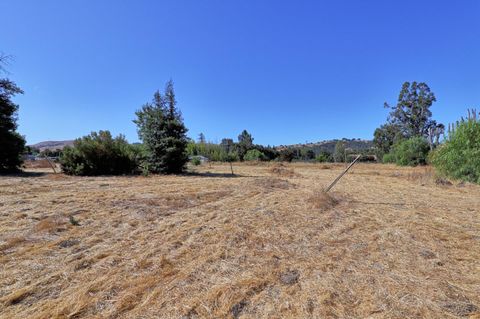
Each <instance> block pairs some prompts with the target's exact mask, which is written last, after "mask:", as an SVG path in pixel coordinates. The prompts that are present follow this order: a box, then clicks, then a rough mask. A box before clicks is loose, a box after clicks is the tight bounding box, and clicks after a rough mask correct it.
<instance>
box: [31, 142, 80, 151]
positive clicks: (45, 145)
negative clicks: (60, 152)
mask: <svg viewBox="0 0 480 319" xmlns="http://www.w3.org/2000/svg"><path fill="white" fill-rule="evenodd" d="M71 145H73V140H68V141H45V142H40V143H37V144H33V145H29V146H30V147H32V148H36V149H39V150H40V151H44V150H46V149H49V150H51V151H54V150H57V149H63V148H64V147H65V146H71Z"/></svg>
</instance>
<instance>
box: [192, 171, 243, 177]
mask: <svg viewBox="0 0 480 319" xmlns="http://www.w3.org/2000/svg"><path fill="white" fill-rule="evenodd" d="M183 175H185V176H198V177H223V178H235V177H245V176H243V175H238V174H233V175H232V174H231V173H212V172H203V173H199V172H187V173H185V174H183Z"/></svg>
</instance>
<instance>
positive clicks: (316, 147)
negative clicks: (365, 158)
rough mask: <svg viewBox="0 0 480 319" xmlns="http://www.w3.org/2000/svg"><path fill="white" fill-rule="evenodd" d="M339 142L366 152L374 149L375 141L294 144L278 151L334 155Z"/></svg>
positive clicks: (348, 147)
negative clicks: (306, 150)
mask: <svg viewBox="0 0 480 319" xmlns="http://www.w3.org/2000/svg"><path fill="white" fill-rule="evenodd" d="M338 141H343V142H345V144H346V148H347V149H351V150H365V149H369V148H371V147H373V141H370V140H361V139H342V140H329V141H321V142H316V143H306V144H293V145H280V146H277V147H276V149H278V150H282V149H287V148H290V149H297V148H307V149H311V150H313V151H314V152H315V153H316V154H318V153H320V152H322V151H325V152H329V153H333V151H334V150H335V144H337V142H338Z"/></svg>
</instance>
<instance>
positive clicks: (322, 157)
mask: <svg viewBox="0 0 480 319" xmlns="http://www.w3.org/2000/svg"><path fill="white" fill-rule="evenodd" d="M315 160H316V161H317V162H320V163H326V162H331V161H332V160H333V158H332V155H331V154H330V153H328V152H321V153H320V154H318V155H317V156H316V157H315Z"/></svg>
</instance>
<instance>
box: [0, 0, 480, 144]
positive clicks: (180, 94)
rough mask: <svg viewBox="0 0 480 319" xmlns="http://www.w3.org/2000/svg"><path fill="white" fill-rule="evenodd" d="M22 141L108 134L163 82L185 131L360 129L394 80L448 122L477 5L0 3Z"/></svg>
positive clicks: (477, 67) (124, 129)
mask: <svg viewBox="0 0 480 319" xmlns="http://www.w3.org/2000/svg"><path fill="white" fill-rule="evenodd" d="M0 12H1V19H0V27H1V30H2V32H1V35H0V51H2V52H3V53H6V54H10V55H13V56H14V61H12V63H11V64H10V66H9V67H8V70H9V71H10V75H9V77H10V78H11V79H13V80H14V81H16V82H17V84H18V85H19V86H20V87H22V88H23V89H24V91H25V95H23V96H19V97H17V98H16V99H15V100H16V102H17V103H19V104H20V112H19V124H20V126H19V131H20V133H21V134H24V135H26V138H27V141H28V143H36V142H39V141H44V140H63V139H73V138H76V137H79V136H82V135H85V134H88V133H89V132H90V131H94V130H100V129H108V130H110V131H112V133H114V134H118V133H123V134H125V135H126V136H127V139H128V140H129V141H131V142H135V141H138V137H137V133H136V127H135V124H134V123H132V119H133V118H134V112H135V110H137V109H138V108H140V106H141V105H142V104H143V103H145V102H147V101H150V100H151V97H152V95H153V93H154V91H155V90H157V89H158V88H160V89H163V87H164V85H165V82H166V81H167V80H169V79H170V78H172V79H173V80H174V82H175V88H176V92H177V98H178V102H179V103H178V106H179V107H180V109H181V110H182V112H183V115H184V119H185V123H186V125H187V127H188V128H189V130H190V131H189V136H191V137H194V138H196V137H197V135H198V133H200V132H203V133H204V134H205V135H206V137H207V139H208V140H212V141H220V140H221V138H223V137H232V138H236V136H237V135H238V134H239V132H240V131H241V130H243V129H247V130H248V131H250V132H251V133H252V134H253V136H254V138H255V142H257V143H261V144H274V145H278V144H291V143H298V142H305V141H317V140H323V139H332V138H342V137H348V138H366V139H369V138H372V135H373V131H374V129H375V128H376V127H378V126H379V125H380V124H381V123H383V122H384V121H385V119H386V116H387V110H385V109H383V102H384V101H388V102H391V103H394V102H395V100H396V97H397V95H398V92H399V90H400V87H401V85H402V83H403V82H404V81H413V80H416V81H424V82H427V83H428V85H429V86H430V87H431V88H432V90H433V91H434V92H435V94H436V96H437V100H438V102H437V103H435V104H434V106H433V109H432V111H433V115H434V118H435V119H437V120H439V121H441V122H444V123H448V122H451V121H454V120H456V119H457V118H459V117H460V116H461V115H464V114H465V112H466V108H467V107H472V106H477V107H479V108H480V1H476V0H472V1H468V0H465V1H463V0H462V1H439V0H437V1H433V0H432V1H420V0H408V1H384V0H381V1H380V0H378V1H368V0H365V1H359V0H355V1H354V0H352V1H314V0H312V1H306V0H305V1H293V0H291V1H278V0H275V1H274V0H271V1H267V0H255V1H254V0H217V1H211V0H202V1H199V0H190V1H186V0H171V1H154V0H151V1H137V0H136V1H133V0H132V1H107V0H101V1H97V0H95V1H94V0H90V1H87V0H82V1H80V0H68V1H65V0H58V1H52V0H42V1H38V0H30V1H23V0H2V1H1V2H0Z"/></svg>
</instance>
